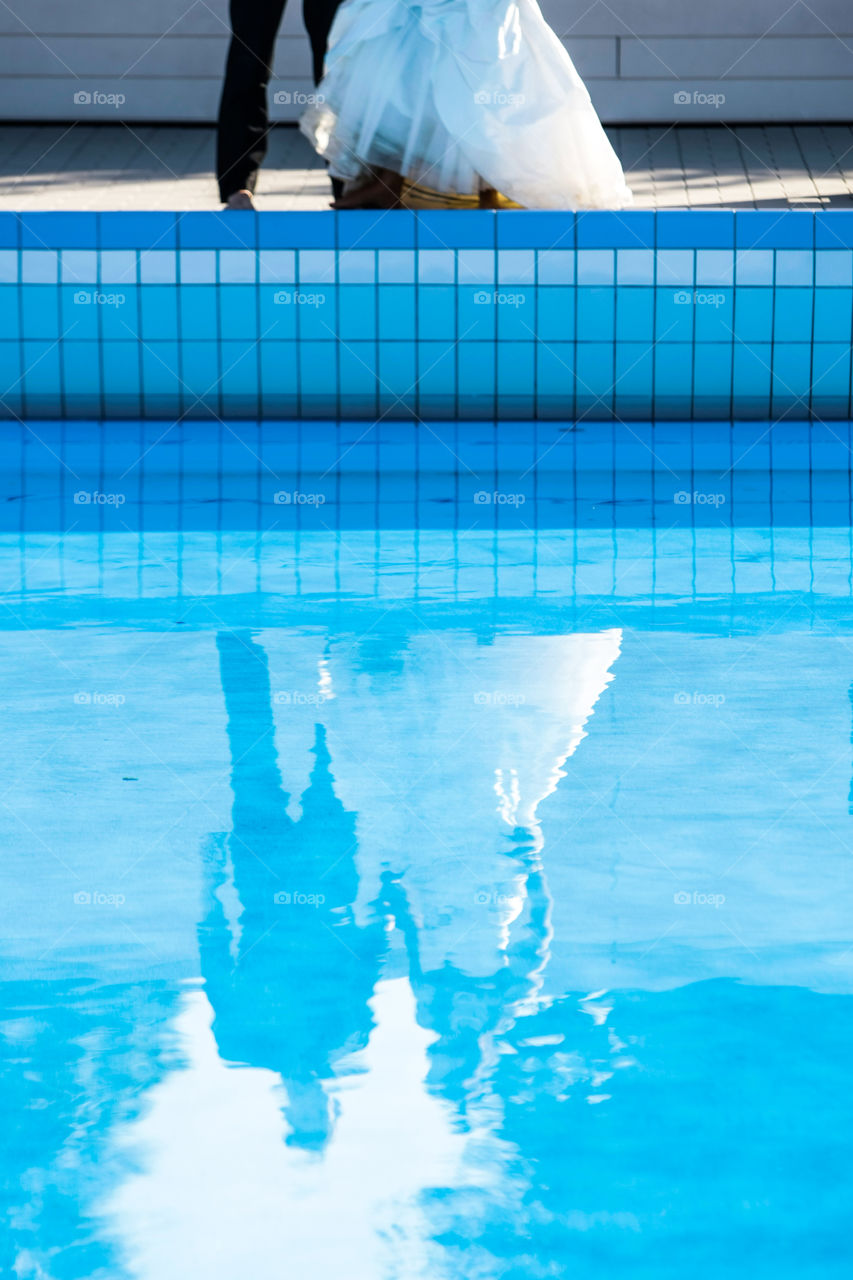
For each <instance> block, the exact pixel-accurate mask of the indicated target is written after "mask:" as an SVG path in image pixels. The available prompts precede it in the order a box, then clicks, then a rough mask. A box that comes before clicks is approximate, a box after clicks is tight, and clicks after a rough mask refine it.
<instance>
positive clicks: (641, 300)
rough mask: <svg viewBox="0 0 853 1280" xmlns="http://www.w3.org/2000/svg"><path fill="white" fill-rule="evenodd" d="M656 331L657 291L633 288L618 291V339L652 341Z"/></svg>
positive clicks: (620, 340)
mask: <svg viewBox="0 0 853 1280" xmlns="http://www.w3.org/2000/svg"><path fill="white" fill-rule="evenodd" d="M654 329H655V290H654V289H647V288H641V287H639V286H631V287H630V288H624V289H617V290H616V339H617V341H619V342H631V341H640V340H642V341H644V342H648V341H651V340H652V338H653V337H654Z"/></svg>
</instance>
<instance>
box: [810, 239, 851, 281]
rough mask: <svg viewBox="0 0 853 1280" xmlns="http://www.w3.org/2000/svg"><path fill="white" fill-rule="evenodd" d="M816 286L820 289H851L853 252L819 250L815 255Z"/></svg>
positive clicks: (845, 250)
mask: <svg viewBox="0 0 853 1280" xmlns="http://www.w3.org/2000/svg"><path fill="white" fill-rule="evenodd" d="M815 284H816V285H817V286H818V287H819V288H824V287H829V288H845V287H846V288H850V286H851V285H853V250H851V249H818V250H817V252H816V253H815Z"/></svg>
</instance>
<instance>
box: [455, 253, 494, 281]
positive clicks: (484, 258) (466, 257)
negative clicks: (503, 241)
mask: <svg viewBox="0 0 853 1280" xmlns="http://www.w3.org/2000/svg"><path fill="white" fill-rule="evenodd" d="M496 265H497V263H496V258H495V253H494V251H493V250H492V249H460V250H459V252H458V253H457V255H456V279H457V282H458V283H459V284H460V285H468V284H483V285H494V283H495V269H496Z"/></svg>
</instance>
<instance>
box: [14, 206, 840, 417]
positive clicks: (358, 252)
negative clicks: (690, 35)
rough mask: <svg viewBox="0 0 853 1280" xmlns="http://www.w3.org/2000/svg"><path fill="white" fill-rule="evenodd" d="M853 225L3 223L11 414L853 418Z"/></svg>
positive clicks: (525, 216) (509, 220)
mask: <svg viewBox="0 0 853 1280" xmlns="http://www.w3.org/2000/svg"><path fill="white" fill-rule="evenodd" d="M851 340H853V214H851V213H848V212H844V211H837V212H835V211H820V212H807V211H801V210H787V209H778V210H769V211H745V212H737V213H735V212H733V211H731V210H719V211H687V210H666V211H660V212H657V213H654V212H650V211H643V210H640V211H631V212H625V213H609V212H602V213H581V214H577V215H575V214H571V213H557V212H548V213H534V212H505V213H491V212H485V211H483V212H467V211H462V212H457V211H430V212H425V213H421V214H415V213H410V212H402V211H399V212H398V211H394V212H385V211H377V212H375V213H374V212H355V211H353V212H347V213H339V214H333V213H261V214H254V213H181V214H177V213H176V214H171V213H100V214H95V213H27V214H20V215H18V214H12V213H3V214H0V416H2V417H4V418H7V419H9V418H16V417H21V416H31V417H48V416H67V417H71V418H73V417H92V416H98V415H106V416H109V417H113V418H120V417H126V418H131V419H136V418H139V417H140V415H142V416H145V417H152V418H172V417H175V416H182V417H185V418H204V417H210V416H216V415H225V416H230V417H245V418H255V417H258V416H260V417H266V418H277V417H304V418H314V419H321V418H326V419H328V418H340V419H344V420H345V419H347V418H352V419H356V420H357V419H366V418H372V417H375V416H377V415H379V416H382V417H388V418H394V419H405V418H409V419H411V418H417V417H421V418H424V419H427V420H435V421H436V422H440V421H441V420H444V419H454V418H472V419H475V418H483V419H490V418H494V417H498V418H504V419H511V418H517V419H530V418H538V419H540V420H542V421H543V422H547V421H549V420H554V421H557V420H560V419H566V418H573V417H581V418H590V419H592V420H596V419H600V420H608V419H611V420H612V419H614V418H618V419H622V420H634V421H643V420H649V419H659V420H666V419H684V418H695V419H698V420H702V419H709V420H710V419H720V418H728V417H733V418H735V419H740V420H744V421H748V420H749V419H751V418H754V419H765V418H769V417H772V416H775V417H785V416H796V417H798V418H803V417H808V416H810V417H812V418H827V419H829V418H834V419H845V418H849V417H850V416H851V372H852V371H851V351H850V344H851Z"/></svg>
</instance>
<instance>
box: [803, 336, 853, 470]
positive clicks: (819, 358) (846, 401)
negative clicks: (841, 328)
mask: <svg viewBox="0 0 853 1280" xmlns="http://www.w3.org/2000/svg"><path fill="white" fill-rule="evenodd" d="M811 384H812V400H813V403H814V406H815V410H816V412H821V409H823V411H825V412H826V411H830V410H831V411H832V412H833V416H835V415H838V416H840V417H845V418H846V417H849V413H850V344H849V343H848V342H815V344H814V347H813V348H812V373H811ZM844 452H845V453H847V457H848V460H849V453H848V452H847V449H846V446H845V449H844ZM845 465H847V464H846V463H845Z"/></svg>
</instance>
